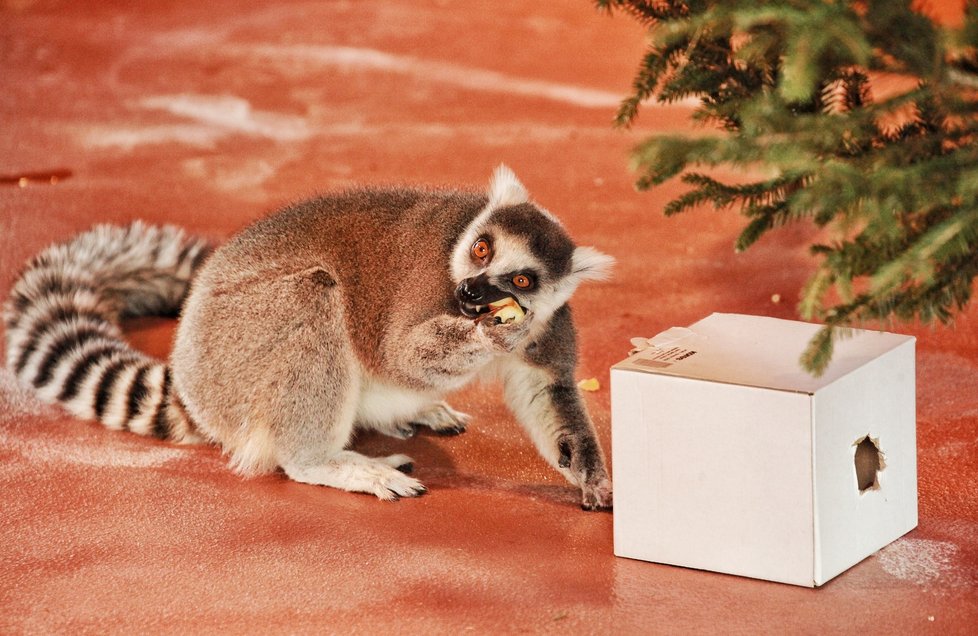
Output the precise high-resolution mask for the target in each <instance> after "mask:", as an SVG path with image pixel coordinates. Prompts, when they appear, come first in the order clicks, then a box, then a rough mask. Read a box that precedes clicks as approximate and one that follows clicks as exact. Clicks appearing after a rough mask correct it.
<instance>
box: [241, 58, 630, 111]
mask: <svg viewBox="0 0 978 636" xmlns="http://www.w3.org/2000/svg"><path fill="white" fill-rule="evenodd" d="M222 52H223V53H230V54H233V55H253V56H257V57H259V58H265V59H271V60H275V61H284V62H286V63H287V64H288V65H289V70H291V71H294V70H295V69H296V68H297V67H296V64H297V63H299V64H301V63H305V64H307V65H308V64H315V65H317V66H331V67H335V68H339V69H341V70H349V71H355V70H357V71H358V70H373V71H382V72H387V73H396V74H399V75H409V76H413V77H417V78H418V79H421V80H426V81H431V82H437V83H441V84H450V85H452V86H458V87H461V88H467V89H470V90H477V91H486V92H492V93H510V94H516V95H525V96H527V97H542V98H545V99H550V100H553V101H558V102H564V103H567V104H573V105H575V106H583V107H585V108H616V107H617V106H618V104H620V103H621V100H622V96H621V95H619V94H618V93H613V92H610V91H603V90H599V89H594V88H585V87H581V86H573V85H568V84H560V83H557V82H548V81H545V80H536V79H527V78H521V77H514V76H512V75H507V74H505V73H500V72H498V71H491V70H487V69H481V68H473V67H470V66H462V65H459V64H451V63H448V62H439V61H433V60H424V59H419V58H415V57H411V56H406V55H396V54H393V53H386V52H384V51H378V50H376V49H369V48H361V47H351V46H330V45H274V44H261V45H256V46H244V45H237V46H228V47H225V48H224V49H223V50H222Z"/></svg>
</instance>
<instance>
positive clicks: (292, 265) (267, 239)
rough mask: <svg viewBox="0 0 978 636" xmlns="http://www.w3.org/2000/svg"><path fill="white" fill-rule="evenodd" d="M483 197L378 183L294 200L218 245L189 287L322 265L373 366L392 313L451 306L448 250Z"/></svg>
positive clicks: (233, 283)
mask: <svg viewBox="0 0 978 636" xmlns="http://www.w3.org/2000/svg"><path fill="white" fill-rule="evenodd" d="M485 204H486V197H485V196H484V195H482V194H475V193H467V192H457V191H426V190H411V189H397V190H395V189H379V188H377V189H356V190H350V191H346V192H341V193H338V194H333V195H328V196H322V197H317V198H314V199H310V200H307V201H303V202H300V203H297V204H295V205H292V206H290V207H288V208H285V209H284V210H282V211H281V212H279V213H277V214H274V215H272V216H269V217H266V218H264V219H261V220H259V221H257V222H255V223H254V224H252V225H251V226H250V227H248V228H246V229H245V230H244V231H242V232H241V233H239V234H238V235H236V236H235V237H233V238H232V239H231V240H230V241H229V242H228V243H227V244H225V245H223V246H221V247H220V248H219V249H218V250H217V251H216V252H215V253H214V254H213V256H212V257H211V258H210V259H209V261H208V262H207V264H206V265H205V267H204V268H203V270H202V271H201V273H200V275H199V276H198V279H197V280H196V281H195V284H194V288H193V291H192V293H199V292H202V291H203V290H204V289H206V290H207V291H208V292H210V293H215V292H216V293H223V292H226V291H228V290H231V289H235V288H237V287H239V286H241V285H247V284H248V281H249V280H252V279H255V278H263V277H267V276H274V275H278V274H283V273H291V272H296V271H301V270H304V269H307V268H309V267H317V266H318V267H323V268H324V269H325V270H326V271H327V272H328V274H329V275H330V276H332V277H333V278H334V279H335V282H336V284H337V288H338V290H339V292H340V293H341V294H342V297H343V302H344V306H345V309H346V318H347V320H346V322H347V327H348V330H349V333H350V335H351V339H352V342H353V344H354V347H355V348H356V351H357V354H358V356H359V358H360V359H361V360H362V361H363V362H365V363H367V365H368V366H372V367H374V368H379V366H380V365H379V364H371V363H372V362H374V359H375V357H376V356H377V352H378V351H379V349H380V344H381V340H382V338H383V336H384V331H385V329H386V328H387V326H388V325H390V324H391V323H392V321H393V320H394V318H395V315H394V314H395V313H396V312H403V311H414V312H423V313H422V314H421V315H419V316H417V319H425V318H428V317H430V316H431V315H433V314H435V313H438V312H441V311H444V312H446V313H452V312H455V311H456V309H455V300H454V297H453V291H454V287H455V284H454V283H453V281H452V280H451V279H450V276H449V267H448V261H449V255H450V252H451V249H452V247H453V245H454V244H455V242H456V240H457V239H458V236H459V235H460V234H461V233H462V231H463V230H464V229H465V227H466V226H467V225H468V223H469V222H470V221H471V220H472V218H474V217H475V216H476V215H477V214H478V213H479V211H480V210H481V209H482V207H483V206H485ZM367 237H369V238H367ZM405 299H410V302H407V303H405V302H404V301H405ZM397 318H401V319H403V318H404V316H397Z"/></svg>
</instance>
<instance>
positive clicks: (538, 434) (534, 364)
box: [503, 305, 612, 510]
mask: <svg viewBox="0 0 978 636" xmlns="http://www.w3.org/2000/svg"><path fill="white" fill-rule="evenodd" d="M575 364H576V344H575V333H574V326H573V322H572V320H571V314H570V309H569V308H568V307H567V306H566V305H565V306H564V307H562V308H561V309H559V310H558V311H557V312H556V313H555V314H554V316H553V317H552V318H551V320H550V323H549V324H548V325H547V329H546V330H545V331H544V332H543V333H542V334H541V335H540V336H538V337H537V338H536V339H535V340H534V341H533V342H531V343H530V344H529V345H528V346H527V347H525V348H524V349H523V350H522V351H521V352H520V354H518V355H514V357H513V358H512V359H510V360H509V361H508V364H507V365H506V367H505V370H504V377H503V382H504V387H505V396H506V401H507V403H508V404H509V406H510V408H511V409H512V410H513V412H514V413H515V414H516V417H517V419H518V420H519V421H520V423H521V424H522V425H523V427H524V428H525V429H526V430H527V432H528V433H529V435H530V438H531V439H532V440H533V442H534V444H535V445H536V447H537V448H538V449H539V451H540V454H541V455H542V456H543V458H544V459H546V460H547V461H548V462H549V463H550V464H551V465H552V466H554V467H555V468H557V470H559V471H560V472H561V473H562V474H563V475H564V476H565V477H566V478H567V479H568V480H569V481H570V482H571V483H573V484H576V485H578V486H580V488H581V506H582V507H583V508H585V509H587V510H594V509H597V508H610V507H611V504H612V493H611V480H610V479H609V478H608V471H607V469H606V468H605V462H604V456H603V454H602V452H601V447H600V445H599V444H598V440H597V437H596V435H595V431H594V425H593V424H592V423H591V418H590V417H589V416H588V414H587V410H586V409H585V407H584V402H583V400H582V399H581V395H580V392H579V391H578V388H577V385H576V383H575V380H574V367H575Z"/></svg>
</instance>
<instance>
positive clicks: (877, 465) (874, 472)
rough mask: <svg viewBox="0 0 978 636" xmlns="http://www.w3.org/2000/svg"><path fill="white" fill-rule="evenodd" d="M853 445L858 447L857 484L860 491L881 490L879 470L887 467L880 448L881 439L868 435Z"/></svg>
mask: <svg viewBox="0 0 978 636" xmlns="http://www.w3.org/2000/svg"><path fill="white" fill-rule="evenodd" d="M853 446H855V447H856V453H855V466H856V485H857V486H858V488H859V492H860V493H864V492H866V491H869V490H879V488H880V481H879V472H880V471H881V470H883V469H884V468H885V467H886V464H885V463H884V462H883V453H882V452H881V451H880V448H879V440H878V439H873V438H871V437H870V436H869V435H866V436H865V437H862V438H860V439H858V440H856V442H855V444H853Z"/></svg>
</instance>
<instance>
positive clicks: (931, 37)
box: [598, 0, 978, 374]
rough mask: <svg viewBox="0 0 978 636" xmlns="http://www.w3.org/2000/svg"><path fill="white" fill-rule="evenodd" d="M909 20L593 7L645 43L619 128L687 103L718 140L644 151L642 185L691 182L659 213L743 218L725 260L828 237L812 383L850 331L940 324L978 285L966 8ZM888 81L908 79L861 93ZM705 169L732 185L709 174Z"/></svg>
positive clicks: (685, 138)
mask: <svg viewBox="0 0 978 636" xmlns="http://www.w3.org/2000/svg"><path fill="white" fill-rule="evenodd" d="M910 4H911V3H910V2H909V1H908V0H863V1H860V2H854V1H849V0H835V1H833V0H781V1H776V0H598V5H599V6H601V7H603V8H605V9H607V10H608V11H612V10H619V11H624V12H627V13H629V14H630V15H632V16H633V17H635V18H636V19H638V20H640V21H641V22H642V23H643V24H645V25H647V26H648V29H649V39H650V44H649V49H648V52H647V54H646V55H645V56H644V58H643V59H642V62H641V66H640V68H639V71H638V73H637V76H636V77H635V81H634V86H633V91H632V94H631V95H630V96H629V97H628V98H627V99H625V100H624V101H623V103H622V105H621V108H620V110H619V112H618V115H617V119H616V123H617V124H618V125H619V126H628V125H629V124H630V123H631V122H632V121H633V120H634V119H635V117H636V116H637V114H638V111H639V107H640V105H641V104H642V103H643V102H645V101H646V100H649V99H652V98H654V99H656V100H659V101H660V102H674V101H677V100H682V99H687V98H691V97H692V98H696V99H697V100H698V107H697V108H696V110H695V112H694V115H693V116H694V118H695V119H696V120H698V121H700V122H703V123H705V124H708V126H707V127H706V130H708V131H709V130H714V131H716V134H698V135H684V134H662V135H655V136H653V137H651V138H649V139H647V140H645V141H644V142H642V143H641V144H640V145H639V146H638V147H637V148H636V149H635V151H634V154H633V164H634V166H635V168H636V170H637V171H638V173H639V179H638V183H637V186H638V187H639V188H640V189H647V188H650V187H653V186H655V185H658V184H661V183H663V182H664V181H666V180H669V179H672V178H674V177H678V178H680V179H681V180H682V181H683V182H684V183H686V184H688V186H689V190H688V191H686V193H685V194H683V195H681V196H679V197H678V198H677V199H675V200H673V201H671V202H670V203H669V204H668V205H667V206H666V209H665V212H666V214H667V215H673V214H678V213H680V212H683V211H685V210H687V209H689V208H691V207H694V206H697V205H699V204H703V203H708V204H712V205H713V206H714V207H715V208H717V209H730V208H733V209H737V210H739V211H740V213H741V214H743V215H744V216H745V217H746V219H747V222H746V225H745V226H744V228H743V230H742V232H741V233H740V236H739V237H738V238H737V240H736V249H737V250H745V249H747V248H748V247H750V245H751V244H753V243H754V242H755V241H757V240H758V239H759V238H761V237H762V236H764V235H765V233H767V232H768V231H769V230H772V229H773V228H777V227H779V226H783V225H785V224H787V223H793V222H798V221H801V220H809V221H810V222H812V223H813V224H814V226H816V227H817V228H819V229H820V234H819V235H820V236H827V237H829V238H828V240H824V241H823V242H820V243H817V244H814V245H812V246H811V253H812V254H813V256H814V258H815V260H816V262H815V272H814V274H813V275H812V276H811V278H810V279H809V280H808V282H807V284H806V285H805V287H804V289H803V291H802V295H801V300H800V302H799V307H798V309H799V313H800V314H801V316H802V317H803V318H805V319H809V320H817V321H820V322H823V323H824V324H825V325H826V326H825V328H823V329H822V330H821V331H820V332H819V334H818V335H817V336H816V337H815V338H814V339H813V340H812V342H811V343H810V344H809V347H808V349H807V350H806V352H805V353H804V354H803V356H802V360H801V363H802V365H803V366H804V367H805V368H806V369H808V370H809V371H811V372H813V373H815V374H819V373H821V372H822V371H823V370H824V369H825V367H826V365H827V364H828V362H829V360H830V358H831V355H832V345H833V342H834V340H835V338H837V337H839V336H840V335H844V333H845V327H847V326H852V325H857V324H863V323H865V322H867V321H871V322H884V323H885V322H889V321H892V320H893V319H899V320H904V321H909V320H915V319H916V320H920V321H923V322H932V321H934V320H937V321H940V322H943V323H949V322H951V321H952V320H953V317H954V315H955V314H956V313H957V312H959V311H961V310H962V309H963V308H964V307H965V306H966V305H967V303H968V301H969V300H970V298H971V294H972V282H973V280H974V278H975V276H976V274H978V144H976V143H975V141H976V133H978V116H976V115H978V9H976V7H974V6H973V5H971V4H970V3H969V6H968V9H967V10H966V14H965V18H964V22H963V25H961V26H960V27H957V28H948V27H942V26H940V25H938V24H936V23H935V22H933V21H932V20H930V19H928V18H927V17H925V16H924V15H922V14H921V13H918V12H915V11H914V10H913V9H912V8H911V6H910ZM884 76H885V77H888V78H891V80H892V78H893V77H897V78H902V79H904V80H909V81H905V82H902V83H904V84H906V86H905V88H903V89H896V90H892V91H891V93H892V94H889V95H881V94H875V95H874V92H875V93H879V91H874V90H871V88H872V87H873V86H875V83H876V81H877V80H878V79H879V78H880V77H884ZM890 83H891V84H892V83H893V82H892V81H891V82H890ZM898 83H901V82H898ZM718 166H725V167H727V168H730V167H733V168H735V169H737V171H738V172H739V173H740V174H741V175H743V178H742V179H741V180H738V181H736V182H728V181H723V180H720V179H717V178H715V177H714V176H711V174H710V170H709V169H710V168H713V167H718Z"/></svg>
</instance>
